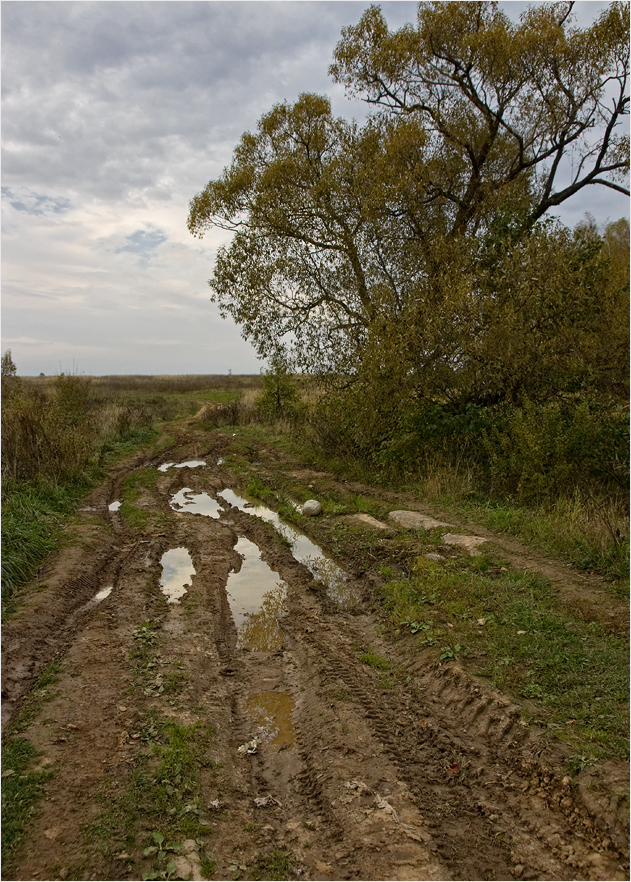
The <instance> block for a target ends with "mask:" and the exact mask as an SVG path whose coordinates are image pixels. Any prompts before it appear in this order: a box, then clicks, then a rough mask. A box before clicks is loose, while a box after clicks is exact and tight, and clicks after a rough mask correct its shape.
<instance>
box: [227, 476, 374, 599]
mask: <svg viewBox="0 0 631 882" xmlns="http://www.w3.org/2000/svg"><path fill="white" fill-rule="evenodd" d="M218 495H219V496H221V497H222V498H223V499H225V500H226V502H229V503H230V505H234V506H236V507H237V508H239V509H240V510H241V511H245V512H247V513H248V514H252V515H255V516H256V517H259V518H261V519H262V520H264V521H267V522H268V523H269V524H273V525H274V527H275V528H276V529H277V530H278V532H279V533H280V534H281V536H284V537H285V539H287V541H288V542H289V543H290V544H291V553H292V554H293V556H294V557H295V558H296V560H297V561H299V562H300V563H301V564H304V565H305V566H306V567H307V569H308V570H309V572H310V573H311V575H312V576H313V577H314V578H315V579H318V580H319V581H320V582H322V583H323V584H324V585H326V587H327V593H328V595H329V597H331V599H332V600H334V601H335V602H336V603H338V604H339V606H341V607H343V608H349V607H352V606H354V605H355V604H357V603H358V602H359V599H360V598H359V594H358V592H357V590H356V589H355V588H354V587H352V586H351V585H349V584H348V580H347V576H346V573H345V572H344V570H342V569H341V568H340V567H338V566H337V564H335V563H334V562H333V561H332V560H331V559H330V558H328V557H327V556H326V555H325V553H324V552H323V551H322V549H321V548H320V546H319V545H316V544H315V542H312V541H311V539H309V537H308V536H305V535H304V533H300V532H299V531H298V530H296V529H294V527H290V526H289V524H285V523H283V521H281V519H280V517H279V516H278V515H277V514H276V512H275V511H272V509H271V508H267V507H266V506H265V505H256V504H253V503H251V502H248V500H247V499H244V497H243V496H239V495H238V494H237V493H235V492H234V490H230V489H226V490H222V491H221V492H220V493H219V494H218Z"/></svg>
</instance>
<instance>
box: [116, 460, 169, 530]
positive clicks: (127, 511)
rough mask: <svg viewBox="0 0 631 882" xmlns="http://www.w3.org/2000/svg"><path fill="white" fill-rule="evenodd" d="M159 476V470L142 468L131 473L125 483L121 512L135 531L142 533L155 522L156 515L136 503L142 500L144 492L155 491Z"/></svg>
mask: <svg viewBox="0 0 631 882" xmlns="http://www.w3.org/2000/svg"><path fill="white" fill-rule="evenodd" d="M159 476H160V475H159V472H158V470H157V469H154V468H140V469H135V470H134V471H133V472H130V473H129V474H128V475H127V476H126V477H125V480H124V481H123V486H122V488H121V507H120V509H119V512H120V514H121V515H122V516H123V517H124V518H125V520H126V521H127V523H128V524H129V526H130V527H133V528H134V529H135V530H138V531H142V530H144V529H145V528H146V527H147V526H148V524H149V523H151V522H152V521H153V520H155V515H153V514H150V513H149V512H148V511H145V510H144V509H143V508H140V507H139V506H137V505H134V503H135V502H137V501H138V499H140V497H141V496H142V494H143V491H147V492H149V493H151V492H152V491H154V490H155V487H156V484H157V481H158V478H159Z"/></svg>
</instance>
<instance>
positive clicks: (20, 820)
mask: <svg viewBox="0 0 631 882" xmlns="http://www.w3.org/2000/svg"><path fill="white" fill-rule="evenodd" d="M39 755H40V754H38V752H37V751H36V750H35V748H34V747H33V745H32V744H31V743H30V742H29V741H27V740H26V738H19V737H10V738H6V739H5V743H4V744H3V747H2V877H3V878H4V879H8V878H10V874H11V869H12V866H13V861H14V858H15V854H16V851H17V849H18V847H19V845H20V843H21V841H22V839H23V838H24V834H25V831H26V828H27V826H28V823H29V821H30V819H31V818H32V817H33V815H34V813H35V811H36V807H37V803H38V801H39V799H40V798H41V795H42V790H43V786H44V784H45V783H46V781H48V780H49V778H50V777H51V776H52V775H53V770H52V769H51V768H47V769H45V770H41V771H32V770H30V767H31V766H32V764H33V761H34V760H35V759H36V758H37V757H38V756H39Z"/></svg>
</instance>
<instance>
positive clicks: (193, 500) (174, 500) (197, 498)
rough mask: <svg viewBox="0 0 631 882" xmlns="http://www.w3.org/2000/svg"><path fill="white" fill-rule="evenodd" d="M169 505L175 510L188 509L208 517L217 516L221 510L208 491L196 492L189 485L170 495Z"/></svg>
mask: <svg viewBox="0 0 631 882" xmlns="http://www.w3.org/2000/svg"><path fill="white" fill-rule="evenodd" d="M169 505H170V506H171V508H173V509H175V510H176V511H188V512H191V513H192V514H200V515H206V517H209V518H218V517H219V515H220V514H221V513H222V511H223V509H222V508H221V506H220V505H219V503H218V502H217V500H216V499H213V498H212V496H209V495H208V493H196V492H195V491H194V490H191V488H190V487H183V488H182V490H180V491H179V492H178V493H176V494H175V495H174V496H172V497H171V499H170V500H169Z"/></svg>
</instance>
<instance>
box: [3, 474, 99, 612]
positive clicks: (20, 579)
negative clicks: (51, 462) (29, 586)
mask: <svg viewBox="0 0 631 882" xmlns="http://www.w3.org/2000/svg"><path fill="white" fill-rule="evenodd" d="M89 486H90V482H89V480H88V479H87V478H86V479H85V480H76V479H75V480H73V481H72V482H69V483H66V484H61V485H60V484H57V483H55V482H52V481H44V480H42V481H29V482H23V483H18V484H15V483H12V482H3V488H2V496H3V505H2V609H3V615H4V614H5V613H6V612H9V611H10V605H11V601H12V600H13V599H14V597H15V595H16V593H17V591H18V589H19V588H20V587H21V586H22V585H24V584H25V583H26V582H27V581H28V580H29V579H30V578H32V576H33V575H34V574H35V572H36V570H37V568H38V567H39V566H40V564H41V563H42V562H43V561H44V560H45V558H46V556H47V555H48V554H50V552H51V551H53V550H54V549H55V548H56V547H57V546H58V544H59V541H60V538H61V534H62V527H63V524H64V522H65V519H67V517H68V516H69V514H70V513H71V512H72V511H73V510H74V508H75V506H76V504H77V502H78V500H79V499H80V498H81V497H82V496H83V495H84V494H85V492H86V490H87V488H88V487H89Z"/></svg>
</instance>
